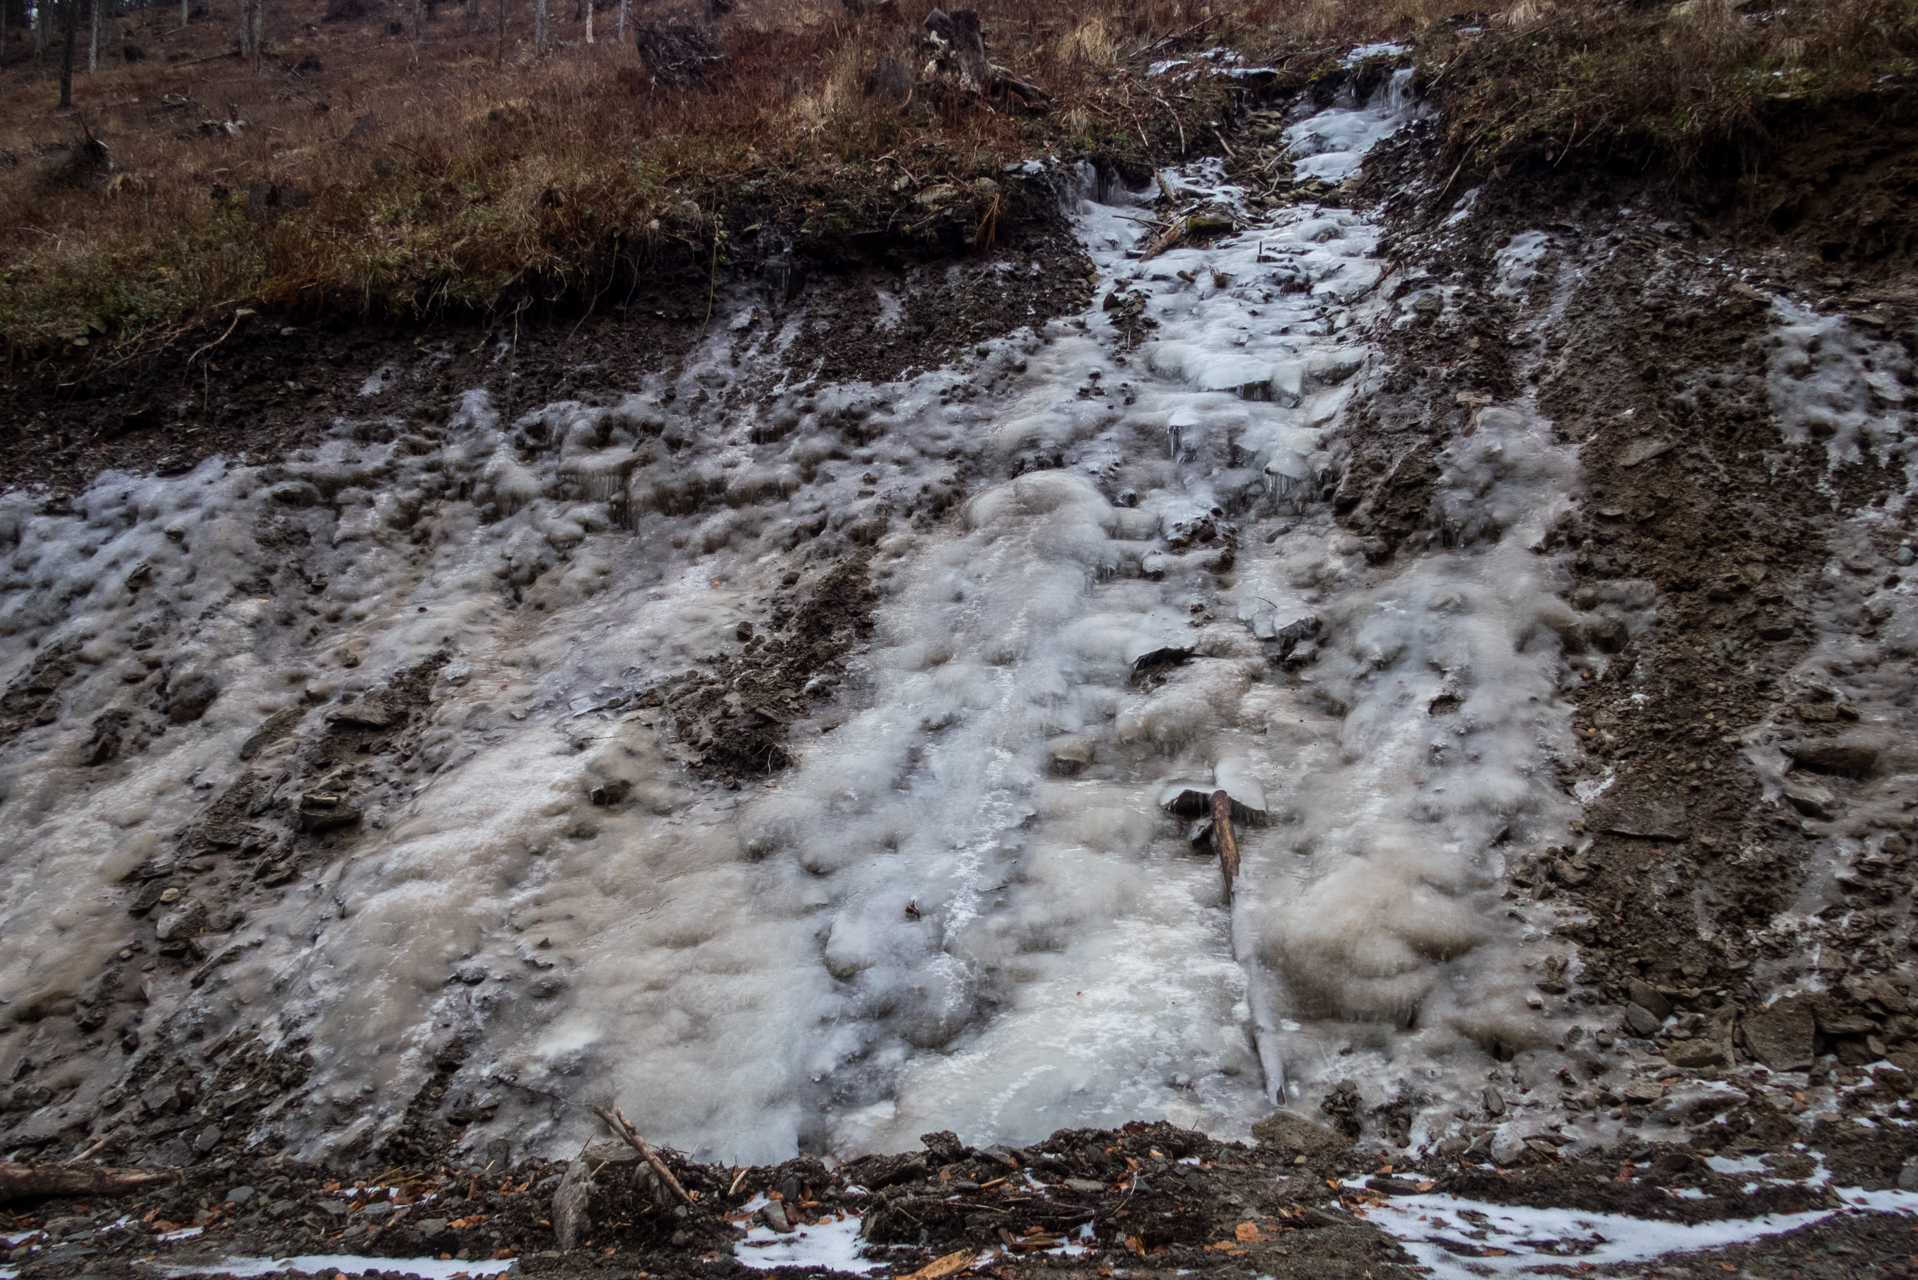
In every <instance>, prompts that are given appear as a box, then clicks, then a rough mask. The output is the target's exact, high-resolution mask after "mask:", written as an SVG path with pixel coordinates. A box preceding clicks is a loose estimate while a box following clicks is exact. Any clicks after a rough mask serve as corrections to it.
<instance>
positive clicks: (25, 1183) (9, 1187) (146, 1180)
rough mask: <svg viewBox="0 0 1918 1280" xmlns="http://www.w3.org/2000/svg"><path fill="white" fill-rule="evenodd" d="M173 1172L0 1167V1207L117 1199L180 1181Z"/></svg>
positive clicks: (92, 1167)
mask: <svg viewBox="0 0 1918 1280" xmlns="http://www.w3.org/2000/svg"><path fill="white" fill-rule="evenodd" d="M179 1177H180V1175H179V1173H178V1172H176V1171H175V1170H172V1169H110V1168H108V1167H106V1166H105V1165H97V1164H67V1165H20V1164H0V1203H4V1202H6V1201H9V1200H39V1199H43V1198H46V1197H49V1196H119V1195H130V1194H132V1193H133V1192H135V1191H144V1190H145V1189H146V1188H148V1187H154V1186H159V1185H162V1184H164V1183H168V1182H175V1181H177V1180H178V1179H179Z"/></svg>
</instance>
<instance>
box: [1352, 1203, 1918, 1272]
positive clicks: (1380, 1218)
mask: <svg viewBox="0 0 1918 1280" xmlns="http://www.w3.org/2000/svg"><path fill="white" fill-rule="evenodd" d="M1839 1194H1840V1195H1842V1196H1843V1197H1844V1198H1845V1199H1846V1200H1847V1201H1848V1202H1850V1203H1853V1204H1856V1205H1858V1206H1860V1207H1867V1208H1872V1209H1879V1210H1883V1211H1886V1212H1896V1213H1913V1212H1918V1195H1913V1194H1912V1193H1910V1192H1904V1191H1871V1192H1861V1191H1858V1190H1857V1189H1856V1188H1846V1189H1843V1190H1841V1191H1840V1193H1839ZM1836 1212H1838V1210H1835V1209H1814V1210H1810V1211H1808V1212H1804V1213H1781V1214H1767V1215H1765V1216H1763V1217H1758V1218H1727V1219H1722V1220H1719V1221H1715V1222H1700V1223H1695V1224H1689V1225H1688V1224H1685V1223H1679V1222H1661V1221H1659V1220H1657V1219H1653V1218H1632V1217H1626V1216H1624V1215H1622V1214H1613V1213H1586V1212H1583V1211H1580V1210H1576V1209H1531V1208H1524V1207H1520V1206H1514V1205H1501V1204H1487V1203H1482V1202H1479V1201H1473V1200H1462V1199H1458V1198H1457V1197H1453V1196H1443V1195H1413V1196H1394V1197H1392V1198H1391V1199H1390V1200H1388V1201H1386V1202H1385V1203H1384V1204H1382V1205H1377V1206H1373V1207H1370V1208H1368V1209H1365V1210H1363V1211H1362V1212H1361V1214H1360V1216H1362V1217H1364V1218H1366V1219H1367V1220H1368V1221H1370V1222H1372V1223H1373V1224H1375V1225H1376V1226H1378V1227H1379V1228H1380V1229H1381V1230H1384V1231H1386V1232H1388V1233H1389V1234H1391V1235H1393V1236H1395V1237H1396V1238H1397V1239H1398V1240H1399V1241H1400V1243H1402V1244H1403V1245H1404V1246H1405V1251H1406V1252H1407V1253H1409V1254H1411V1255H1412V1257H1413V1258H1414V1259H1415V1260H1417V1261H1418V1263H1419V1264H1420V1265H1421V1266H1424V1267H1428V1268H1430V1270H1431V1273H1432V1275H1433V1276H1434V1277H1436V1280H1478V1278H1481V1277H1484V1276H1499V1275H1524V1274H1531V1273H1533V1271H1534V1269H1535V1268H1538V1267H1540V1266H1542V1265H1556V1266H1564V1265H1572V1266H1578V1265H1580V1264H1589V1265H1591V1266H1595V1267H1596V1266H1623V1265H1627V1264H1631V1263H1637V1262H1646V1261H1649V1260H1651V1259H1653V1258H1659V1257H1663V1256H1664V1255H1667V1254H1677V1253H1689V1252H1696V1251H1697V1250H1701V1249H1713V1248H1719V1247H1721V1246H1724V1245H1728V1244H1746V1243H1749V1242H1751V1241H1754V1240H1758V1239H1761V1238H1763V1237H1765V1236H1770V1235H1777V1234H1779V1233H1780V1232H1784V1231H1792V1230H1796V1229H1797V1228H1799V1227H1805V1226H1809V1225H1811V1224H1812V1223H1814V1222H1821V1221H1823V1220H1824V1219H1826V1218H1828V1217H1830V1216H1831V1215H1832V1214H1833V1213H1836Z"/></svg>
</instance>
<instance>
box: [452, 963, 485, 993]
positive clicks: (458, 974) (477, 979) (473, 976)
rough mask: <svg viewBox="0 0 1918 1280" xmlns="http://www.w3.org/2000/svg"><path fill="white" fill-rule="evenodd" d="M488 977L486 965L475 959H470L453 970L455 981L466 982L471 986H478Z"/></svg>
mask: <svg viewBox="0 0 1918 1280" xmlns="http://www.w3.org/2000/svg"><path fill="white" fill-rule="evenodd" d="M486 977H487V975H486V966H485V965H483V964H480V963H479V962H478V961H475V960H469V961H467V962H466V963H465V964H463V965H461V966H460V967H459V968H457V969H455V970H453V981H455V982H460V983H464V984H465V985H467V986H469V987H477V986H478V985H479V984H480V983H482V982H484V981H486Z"/></svg>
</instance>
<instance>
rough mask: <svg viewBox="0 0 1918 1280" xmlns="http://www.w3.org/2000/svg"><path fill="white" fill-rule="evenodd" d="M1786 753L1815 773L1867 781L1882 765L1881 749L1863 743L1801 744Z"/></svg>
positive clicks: (1791, 747)
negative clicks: (1879, 762) (1880, 760)
mask: <svg viewBox="0 0 1918 1280" xmlns="http://www.w3.org/2000/svg"><path fill="white" fill-rule="evenodd" d="M1785 750H1786V751H1787V752H1789V753H1790V755H1791V758H1792V759H1794V760H1796V761H1797V762H1798V764H1799V765H1800V767H1802V768H1806V769H1810V770H1811V771H1812V772H1813V773H1828V774H1836V775H1838V776H1839V777H1844V778H1863V777H1865V776H1867V775H1869V774H1870V773H1871V771H1872V770H1873V769H1874V768H1876V767H1877V765H1878V748H1876V747H1873V746H1868V745H1866V744H1864V743H1859V742H1797V743H1793V744H1792V745H1790V746H1788V747H1786V748H1785ZM1821 790H1822V788H1821ZM1787 794H1788V795H1789V789H1788V792H1787ZM1793 803H1796V801H1794V802H1793Z"/></svg>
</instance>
